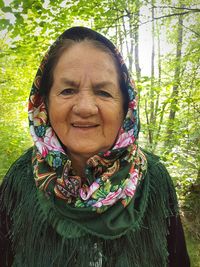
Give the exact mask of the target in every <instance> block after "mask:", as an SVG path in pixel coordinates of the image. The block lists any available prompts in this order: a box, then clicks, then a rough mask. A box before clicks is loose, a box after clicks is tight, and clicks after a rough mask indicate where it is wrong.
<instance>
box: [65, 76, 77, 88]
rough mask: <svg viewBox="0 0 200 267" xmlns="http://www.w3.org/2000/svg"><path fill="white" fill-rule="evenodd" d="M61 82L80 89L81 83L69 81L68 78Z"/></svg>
mask: <svg viewBox="0 0 200 267" xmlns="http://www.w3.org/2000/svg"><path fill="white" fill-rule="evenodd" d="M61 82H62V83H64V84H65V85H69V86H72V87H79V83H77V82H75V81H73V80H69V79H67V78H61Z"/></svg>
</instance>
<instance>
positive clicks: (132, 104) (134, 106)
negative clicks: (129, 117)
mask: <svg viewBox="0 0 200 267" xmlns="http://www.w3.org/2000/svg"><path fill="white" fill-rule="evenodd" d="M128 107H129V108H130V109H131V110H134V109H135V108H136V107H137V105H136V101H135V99H134V100H133V101H131V102H129V104H128Z"/></svg>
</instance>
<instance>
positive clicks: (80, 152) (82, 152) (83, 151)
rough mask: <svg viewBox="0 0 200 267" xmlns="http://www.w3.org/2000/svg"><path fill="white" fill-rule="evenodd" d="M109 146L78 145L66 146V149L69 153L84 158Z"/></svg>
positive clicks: (105, 149) (103, 150)
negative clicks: (75, 146)
mask: <svg viewBox="0 0 200 267" xmlns="http://www.w3.org/2000/svg"><path fill="white" fill-rule="evenodd" d="M109 148H110V146H109V147H92V148H88V147H87V148H86V147H80V146H79V147H78V148H77V149H75V148H74V149H72V148H70V147H68V149H67V151H68V153H69V154H74V155H77V156H82V157H84V158H87V159H88V158H91V157H92V156H94V155H96V154H98V153H99V152H105V151H107V150H108V149H109Z"/></svg>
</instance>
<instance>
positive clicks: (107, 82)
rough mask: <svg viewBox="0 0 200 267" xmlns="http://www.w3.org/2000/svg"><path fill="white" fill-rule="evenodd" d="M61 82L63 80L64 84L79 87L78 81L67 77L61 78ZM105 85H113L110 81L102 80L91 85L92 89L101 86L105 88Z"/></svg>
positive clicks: (97, 88)
mask: <svg viewBox="0 0 200 267" xmlns="http://www.w3.org/2000/svg"><path fill="white" fill-rule="evenodd" d="M61 82H63V83H64V84H65V85H69V86H72V87H79V83H78V82H75V81H73V80H70V79H68V78H61ZM106 86H114V84H113V83H112V82H111V81H103V82H99V83H96V84H95V85H93V89H94V90H99V89H101V88H105V87H106Z"/></svg>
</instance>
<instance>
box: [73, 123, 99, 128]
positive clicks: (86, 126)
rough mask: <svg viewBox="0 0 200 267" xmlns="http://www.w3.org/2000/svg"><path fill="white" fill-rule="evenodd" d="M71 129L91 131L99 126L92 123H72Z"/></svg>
mask: <svg viewBox="0 0 200 267" xmlns="http://www.w3.org/2000/svg"><path fill="white" fill-rule="evenodd" d="M71 125H72V127H74V128H78V129H92V128H96V127H98V126H99V124H94V123H72V124H71Z"/></svg>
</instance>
